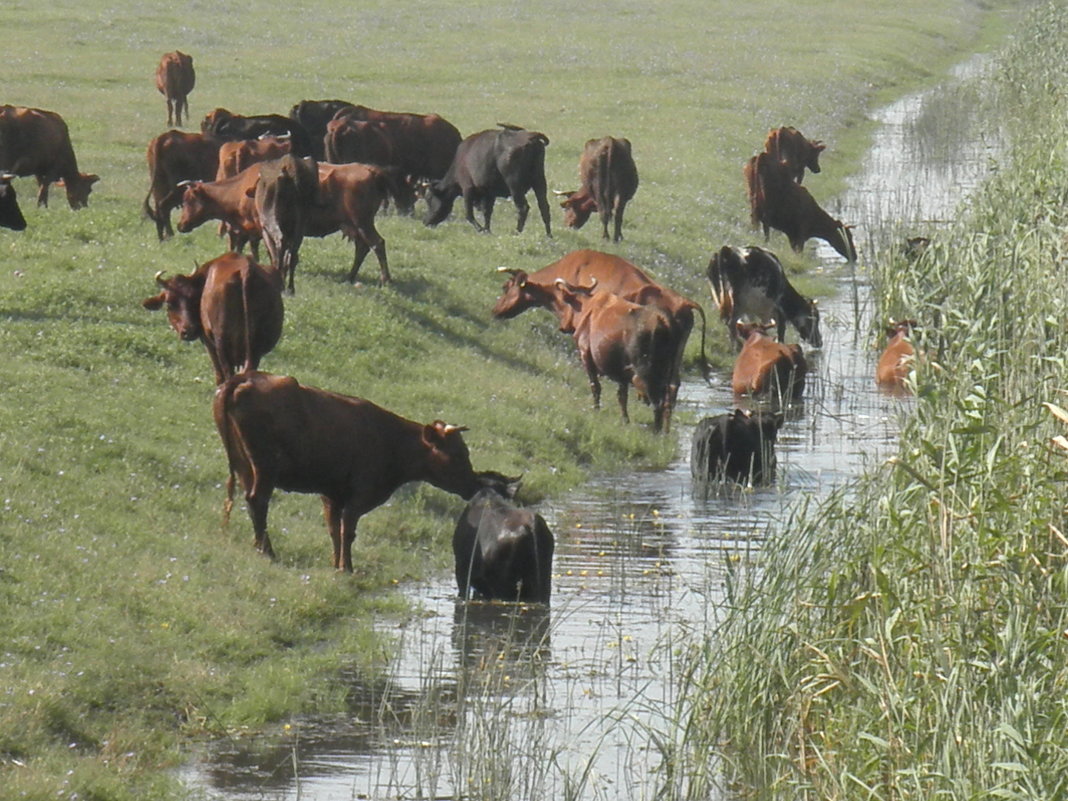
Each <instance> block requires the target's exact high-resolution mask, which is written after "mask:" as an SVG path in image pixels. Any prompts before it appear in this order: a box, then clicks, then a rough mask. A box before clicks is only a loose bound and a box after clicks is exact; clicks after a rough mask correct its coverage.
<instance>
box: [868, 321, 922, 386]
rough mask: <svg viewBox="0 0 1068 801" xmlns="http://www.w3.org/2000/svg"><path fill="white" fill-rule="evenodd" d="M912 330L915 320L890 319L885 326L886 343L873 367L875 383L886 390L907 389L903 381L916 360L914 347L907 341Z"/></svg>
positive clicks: (914, 326) (914, 329)
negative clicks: (896, 320) (895, 320)
mask: <svg viewBox="0 0 1068 801" xmlns="http://www.w3.org/2000/svg"><path fill="white" fill-rule="evenodd" d="M914 331H916V321H915V320H900V321H898V322H894V321H893V320H891V321H890V324H889V325H888V326H887V328H886V337H887V343H886V348H885V349H884V350H883V352H882V355H880V356H879V363H878V364H877V365H876V367H875V383H876V384H878V385H879V386H880V387H881V388H882V389H884V390H886V391H888V392H891V393H894V394H905V393H906V392H907V391H908V388H907V385H906V383H905V382H906V380H907V379H908V375H909V373H910V372H911V371H912V369H913V367H914V365H915V362H916V349H915V347H913V345H912V343H911V342H910V341H909V337H911V336H912V334H913V332H914Z"/></svg>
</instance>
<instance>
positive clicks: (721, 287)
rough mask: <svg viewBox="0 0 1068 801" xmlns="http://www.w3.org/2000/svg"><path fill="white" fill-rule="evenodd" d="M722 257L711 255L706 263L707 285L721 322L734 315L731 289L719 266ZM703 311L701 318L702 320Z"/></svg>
mask: <svg viewBox="0 0 1068 801" xmlns="http://www.w3.org/2000/svg"><path fill="white" fill-rule="evenodd" d="M721 261H722V257H721V256H720V254H719V253H713V254H712V258H711V259H709V261H708V285H709V288H710V289H711V291H712V302H713V303H715V304H716V306H718V307H719V317H720V319H721V320H729V319H730V318H731V315H732V314H733V313H734V293H733V287H732V285H731V283H730V281H728V280H727V279H726V276H725V275H724V274H723V269H722V266H721ZM704 316H705V315H704V310H703V309H702V311H701V318H702V319H704Z"/></svg>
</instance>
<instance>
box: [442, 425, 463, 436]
mask: <svg viewBox="0 0 1068 801" xmlns="http://www.w3.org/2000/svg"><path fill="white" fill-rule="evenodd" d="M467 430H468V428H467V426H454V425H452V424H451V423H442V424H441V433H442V434H444V435H445V436H448V435H449V434H453V433H456V432H460V431H467Z"/></svg>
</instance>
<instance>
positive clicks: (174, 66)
mask: <svg viewBox="0 0 1068 801" xmlns="http://www.w3.org/2000/svg"><path fill="white" fill-rule="evenodd" d="M196 82H197V74H196V71H195V70H194V69H193V57H192V56H189V55H186V54H185V53H183V52H182V51H181V50H175V51H174V52H173V53H164V54H163V58H161V59H160V60H159V66H158V67H156V88H157V89H158V90H159V93H160V94H161V95H163V97H164V98H166V100H167V124H168V125H181V124H182V109H185V116H186V119H188V118H189V93H190V92H192V91H193V87H194V86H195V85H196Z"/></svg>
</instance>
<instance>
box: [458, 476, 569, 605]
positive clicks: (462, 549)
mask: <svg viewBox="0 0 1068 801" xmlns="http://www.w3.org/2000/svg"><path fill="white" fill-rule="evenodd" d="M486 475H487V477H488V475H489V474H486ZM500 479H501V480H500V481H496V482H492V483H491V482H489V481H486V482H485V483H486V487H485V488H484V489H481V490H479V491H478V492H477V493H476V494H475V496H474V497H473V498H472V499H471V500H470V501H469V502H468V504H467V508H465V509H464V511H463V514H461V515H460V519H459V520H457V521H456V528H455V530H454V531H453V537H452V552H453V558H454V561H455V566H456V588H457V591H458V593H459V595H460V597H461V598H467V597H468V596H469V595H470V594H472V593H474V594H475V595H477V596H480V597H482V598H488V599H497V600H501V601H531V602H536V603H546V604H547V603H549V599H550V596H551V595H552V567H553V550H554V548H555V545H556V542H555V540H554V539H553V534H552V532H551V531H550V530H549V526H548V524H547V523H546V522H545V519H544V518H543V517H542V516H541V515H539V514H538V513H537V512H533V511H531V510H529V509H524V508H522V507H521V506H518V505H517V504H516V503H515V490H516V489H517V486H516V484H517V482H516V480H515V479H507V478H505V477H503V476H501V477H500Z"/></svg>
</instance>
